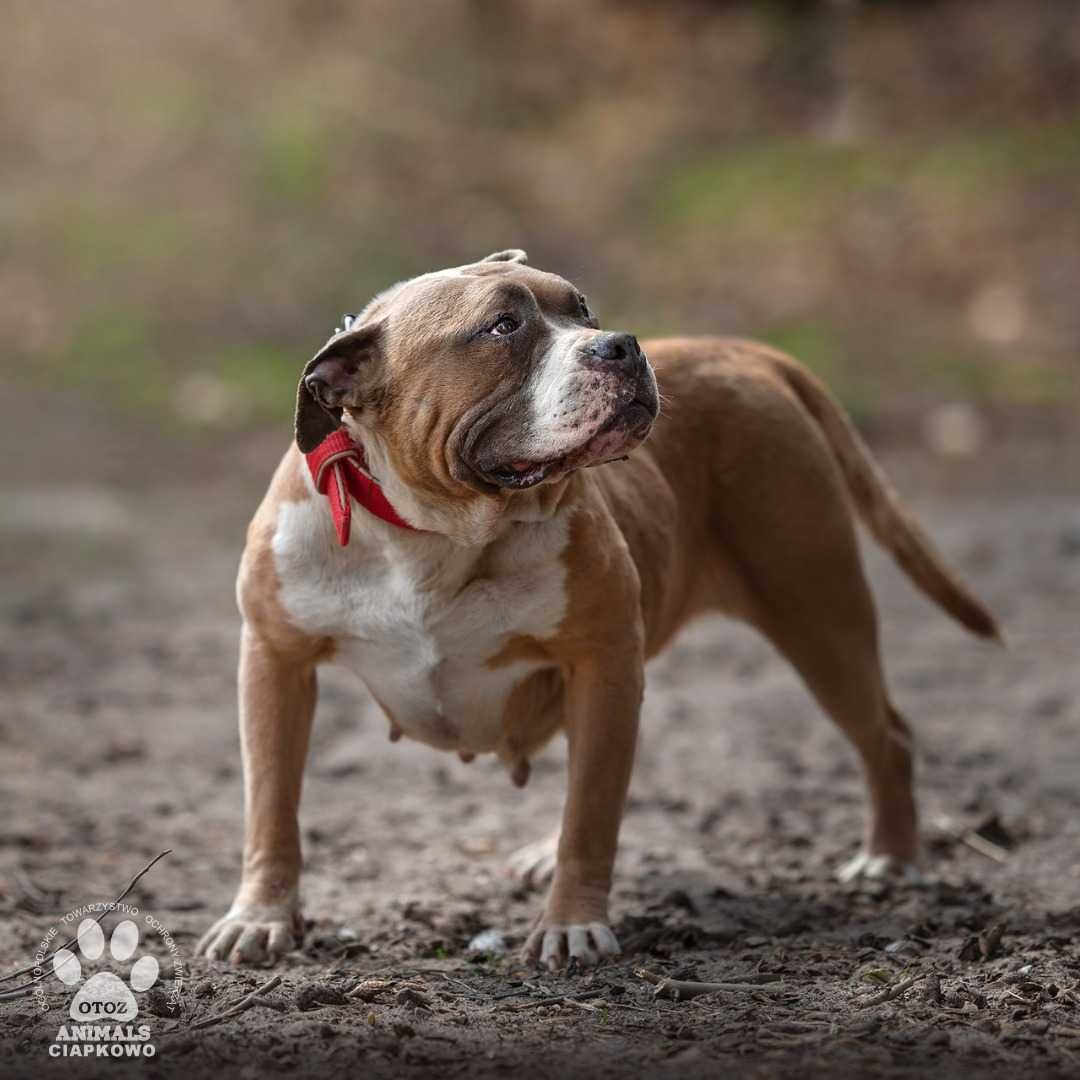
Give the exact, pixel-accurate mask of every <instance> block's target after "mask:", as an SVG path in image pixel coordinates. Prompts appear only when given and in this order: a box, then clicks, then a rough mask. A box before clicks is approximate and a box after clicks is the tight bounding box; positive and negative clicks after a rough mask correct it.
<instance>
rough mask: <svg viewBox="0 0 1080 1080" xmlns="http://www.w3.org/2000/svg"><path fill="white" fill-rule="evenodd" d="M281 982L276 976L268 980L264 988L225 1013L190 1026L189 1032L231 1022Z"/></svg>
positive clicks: (252, 992)
mask: <svg viewBox="0 0 1080 1080" xmlns="http://www.w3.org/2000/svg"><path fill="white" fill-rule="evenodd" d="M280 982H281V976H280V975H275V976H274V977H273V978H272V979H267V980H266V982H264V983H263V984H262V986H260V987H259V988H258V989H256V990H252V991H251V993H250V994H248V996H247V997H246V998H243V999H242V1000H240V1001H238V1002H237V1003H236V1004H235V1005H234V1006H233V1007H232V1008H231V1009H226V1010H225V1011H224V1012H223V1013H216V1014H215V1015H213V1016H206V1017H203V1019H202V1020H198V1021H196V1022H195V1023H194V1024H189V1025H188V1030H189V1031H198V1030H199V1029H200V1028H208V1027H212V1026H213V1025H214V1024H220V1023H221V1021H222V1020H231V1019H232V1018H233V1017H234V1016H239V1015H240V1014H241V1013H242V1012H244V1011H245V1010H247V1009H250V1008H251V1006H252V1005H253V1004H254V1003H255V999H256V998H257V997H261V996H262V995H263V994H266V993H269V991H271V990H273V989H274V988H275V987H276V986H278V984H279V983H280Z"/></svg>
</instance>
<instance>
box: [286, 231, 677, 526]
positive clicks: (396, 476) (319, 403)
mask: <svg viewBox="0 0 1080 1080" xmlns="http://www.w3.org/2000/svg"><path fill="white" fill-rule="evenodd" d="M657 408H658V397H657V389H656V380H655V378H654V376H653V373H652V369H651V368H650V366H649V363H648V361H647V360H646V358H645V355H644V353H642V351H641V349H640V348H639V347H638V343H637V340H636V338H634V337H633V335H631V334H626V333H612V332H610V331H606V330H601V329H600V328H599V325H598V322H597V320H596V317H595V316H594V315H593V314H592V312H591V311H590V310H589V307H588V305H587V304H586V302H585V297H584V296H583V295H582V293H581V292H580V291H579V290H578V289H576V288H575V287H574V286H573V285H571V284H570V283H569V282H568V281H566V280H564V279H563V278H561V277H558V276H557V275H555V274H548V273H544V272H542V271H540V270H536V269H533V268H532V267H529V266H528V265H526V258H525V253H524V252H522V251H517V250H513V251H501V252H497V253H496V254H494V255H489V256H488V257H487V258H486V259H484V260H483V261H481V262H478V263H473V264H472V265H469V266H462V267H457V268H454V269H451V270H442V271H437V272H435V273H431V274H424V275H423V276H421V277H417V278H413V279H412V280H410V281H405V282H402V283H400V284H398V285H395V286H393V287H392V288H391V289H388V290H387V291H386V292H384V293H382V294H380V295H379V296H377V297H376V298H375V299H374V300H373V301H372V302H371V303H370V304H369V305H368V306H367V307H366V308H365V309H364V311H363V312H362V313H361V314H360V315H358V316H355V317H352V316H350V317H347V318H346V325H345V326H344V327H343V328H342V329H341V330H339V331H338V332H336V333H335V334H334V336H333V337H331V338H330V340H329V341H328V342H327V343H326V344H325V345H324V346H323V348H322V349H320V350H319V352H318V353H317V354H316V355H315V357H314V358H313V359H312V360H311V361H310V362H309V363H308V365H307V367H305V369H304V371H303V374H302V376H301V379H300V386H299V390H298V394H297V407H296V441H297V444H298V446H299V447H300V449H301V450H302V451H304V452H305V453H307V452H309V451H311V450H312V449H314V448H315V447H316V446H317V445H318V444H319V443H320V442H321V441H322V440H323V439H324V438H325V437H326V436H327V435H328V434H330V433H331V432H332V431H334V430H336V429H337V428H338V427H339V426H341V425H342V424H345V425H346V426H347V427H348V428H349V430H350V431H351V432H352V433H353V435H354V437H356V438H358V439H360V440H361V441H362V442H363V443H364V445H365V448H366V449H367V451H368V456H369V461H370V462H371V464H372V468H373V471H374V472H375V474H376V476H378V477H379V479H380V480H381V481H382V482H383V484H384V486H385V487H388V494H389V495H390V496H391V499H392V500H394V499H400V498H401V497H402V492H401V491H400V490H392V489H400V488H402V487H404V488H407V489H408V492H409V493H411V495H412V496H413V497H414V498H415V500H416V502H417V504H424V505H428V506H431V505H434V504H438V503H440V502H445V501H446V500H461V499H462V498H463V497H481V496H486V497H487V498H488V500H489V501H490V500H491V499H492V498H496V499H498V500H502V501H505V500H506V499H508V498H509V497H510V495H511V494H512V493H514V492H518V491H523V490H525V489H528V488H532V487H535V486H537V485H540V484H545V483H554V482H557V481H558V480H560V479H562V478H565V477H566V476H567V475H568V474H569V473H570V472H572V471H573V470H574V469H577V468H581V467H584V466H589V465H598V464H601V463H603V462H605V461H611V460H613V459H616V458H621V457H624V456H625V455H626V454H628V453H629V452H630V451H631V450H633V449H634V448H635V447H636V446H637V445H638V444H639V443H640V442H641V441H642V440H643V439H644V438H645V437H646V435H648V433H649V429H650V428H651V426H652V423H653V420H654V419H655V418H656V414H657ZM381 473H385V474H392V479H391V475H380V474H381ZM391 488H392V489H391ZM405 512H406V516H409V514H408V507H406V508H405ZM414 516H415V515H414Z"/></svg>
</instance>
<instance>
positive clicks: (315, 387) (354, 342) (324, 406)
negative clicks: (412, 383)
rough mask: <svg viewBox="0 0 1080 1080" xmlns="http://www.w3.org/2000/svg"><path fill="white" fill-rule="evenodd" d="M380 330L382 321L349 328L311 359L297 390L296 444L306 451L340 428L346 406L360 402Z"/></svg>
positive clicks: (376, 347) (309, 451)
mask: <svg viewBox="0 0 1080 1080" xmlns="http://www.w3.org/2000/svg"><path fill="white" fill-rule="evenodd" d="M346 321H347V320H346ZM380 329H381V328H380V325H379V324H378V323H369V324H368V325H367V326H362V327H357V328H356V329H352V328H349V329H346V330H344V331H342V332H341V333H339V334H335V335H334V336H333V337H332V338H331V339H330V340H329V341H328V342H327V343H326V344H325V345H324V346H323V347H322V348H321V349H320V350H319V351H318V352H317V353H316V354H315V355H314V356H313V357H312V358H311V359H310V360H309V361H308V363H307V366H306V367H305V368H304V370H303V372H302V373H301V375H300V385H299V386H298V387H297V389H296V420H295V428H296V445H297V446H298V447H300V450H301V451H302V452H303V453H305V454H310V453H311V451H312V450H314V449H315V447H316V446H318V445H319V443H321V442H322V441H323V439H325V438H326V437H327V436H328V435H332V434H333V433H334V432H335V431H337V429H338V428H339V427H340V426H341V417H342V413H343V410H344V406H346V405H359V404H360V396H359V392H358V391H359V386H358V384H359V382H360V379H361V376H362V370H363V368H365V367H367V366H368V365H370V364H371V363H372V361H373V360H374V359H375V357H376V355H377V353H378V347H379V337H380Z"/></svg>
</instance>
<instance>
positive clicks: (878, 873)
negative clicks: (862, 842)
mask: <svg viewBox="0 0 1080 1080" xmlns="http://www.w3.org/2000/svg"><path fill="white" fill-rule="evenodd" d="M836 876H837V878H838V879H839V880H840V881H866V880H869V881H901V882H905V883H908V884H912V885H916V884H918V883H919V882H921V881H923V880H924V879H923V875H922V873H921V872H920V871H919V868H918V867H917V866H915V865H914V864H913V863H910V862H908V861H907V860H906V859H901V858H900V857H899V856H897V855H875V854H873V853H872V852H869V851H860V852H859V854H858V855H856V856H855V858H854V859H851V860H849V861H848V862H846V863H844V865H843V866H841V867H840V869H839V870H837V872H836Z"/></svg>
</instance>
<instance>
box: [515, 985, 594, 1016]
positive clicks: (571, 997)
mask: <svg viewBox="0 0 1080 1080" xmlns="http://www.w3.org/2000/svg"><path fill="white" fill-rule="evenodd" d="M605 992H606V990H579V991H578V992H577V993H576V994H552V995H551V996H550V997H542V998H533V999H532V1000H531V1001H515V1002H510V1003H508V1004H506V1005H503V1006H502V1008H504V1009H511V1010H513V1011H514V1012H521V1010H522V1009H541V1008H544V1007H545V1006H547V1005H580V1004H581V1003H582V1002H585V1001H589V1000H590V999H592V998H598V997H603V995H604V993H605Z"/></svg>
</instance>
